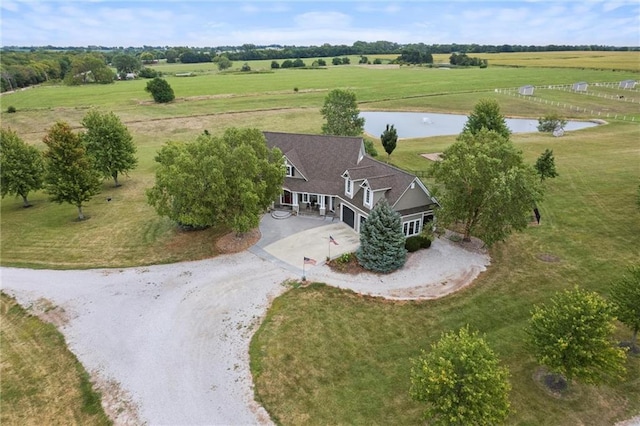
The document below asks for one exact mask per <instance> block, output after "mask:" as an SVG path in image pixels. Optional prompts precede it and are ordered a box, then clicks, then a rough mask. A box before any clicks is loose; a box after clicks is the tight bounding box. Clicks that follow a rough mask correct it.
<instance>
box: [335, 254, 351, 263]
mask: <svg viewBox="0 0 640 426" xmlns="http://www.w3.org/2000/svg"><path fill="white" fill-rule="evenodd" d="M352 259H353V253H342V254H341V255H340V256H339V257H338V258H337V259H336V262H337V263H338V264H340V265H346V264H347V263H349V262H351V260H352Z"/></svg>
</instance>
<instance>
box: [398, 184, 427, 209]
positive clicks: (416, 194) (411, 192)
mask: <svg viewBox="0 0 640 426" xmlns="http://www.w3.org/2000/svg"><path fill="white" fill-rule="evenodd" d="M429 204H431V199H430V198H429V197H428V196H427V194H425V192H424V191H423V190H422V188H420V186H419V185H417V184H416V185H415V187H414V188H413V189H407V191H406V192H405V193H404V194H403V195H402V198H400V199H399V200H398V202H397V203H396V205H395V206H393V209H394V210H396V211H397V210H407V209H411V208H414V207H418V206H425V205H429Z"/></svg>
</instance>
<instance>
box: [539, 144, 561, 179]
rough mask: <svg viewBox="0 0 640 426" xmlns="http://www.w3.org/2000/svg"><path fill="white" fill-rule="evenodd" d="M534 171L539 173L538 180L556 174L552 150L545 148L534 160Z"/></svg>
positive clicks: (552, 176)
mask: <svg viewBox="0 0 640 426" xmlns="http://www.w3.org/2000/svg"><path fill="white" fill-rule="evenodd" d="M536 171H537V172H538V175H540V182H542V181H543V180H545V179H546V178H554V177H556V176H558V172H556V161H555V159H554V158H553V150H550V149H545V150H544V152H543V153H542V154H540V157H538V159H537V160H536Z"/></svg>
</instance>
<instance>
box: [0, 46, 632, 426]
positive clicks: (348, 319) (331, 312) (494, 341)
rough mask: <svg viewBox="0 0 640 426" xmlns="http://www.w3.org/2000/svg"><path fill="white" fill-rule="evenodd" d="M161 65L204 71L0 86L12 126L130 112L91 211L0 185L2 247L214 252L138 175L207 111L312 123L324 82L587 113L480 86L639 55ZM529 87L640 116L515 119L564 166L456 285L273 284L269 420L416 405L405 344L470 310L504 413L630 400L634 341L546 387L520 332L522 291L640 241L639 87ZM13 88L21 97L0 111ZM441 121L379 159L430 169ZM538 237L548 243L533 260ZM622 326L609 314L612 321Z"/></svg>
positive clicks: (567, 76) (404, 419)
mask: <svg viewBox="0 0 640 426" xmlns="http://www.w3.org/2000/svg"><path fill="white" fill-rule="evenodd" d="M372 56H373V55H372ZM352 62H353V60H352ZM236 65H237V64H236ZM162 67H166V69H165V72H166V73H168V74H169V73H170V70H176V72H186V71H194V72H198V71H199V70H200V71H202V72H200V73H199V74H198V75H197V76H196V77H188V78H181V77H173V76H169V77H167V79H168V81H169V82H170V84H171V85H172V87H173V88H174V91H175V92H176V96H177V100H176V102H174V103H171V104H168V105H155V104H153V103H152V102H150V96H149V95H148V94H147V93H145V92H144V90H143V89H144V85H145V82H144V81H124V82H118V83H116V84H114V85H107V86H87V87H72V88H69V87H60V86H42V87H37V88H33V89H29V90H24V91H21V92H18V93H14V94H10V95H3V96H2V98H1V101H2V116H1V119H2V126H7V127H12V128H14V129H16V130H17V131H18V133H19V134H20V135H21V136H22V137H23V138H24V139H25V140H26V141H28V142H30V143H33V144H35V145H36V146H39V147H43V145H42V142H41V141H42V137H43V136H44V134H45V132H46V129H47V128H49V127H50V126H51V125H52V124H53V123H54V122H55V121H56V120H64V121H68V122H70V123H71V124H72V125H74V126H79V123H80V121H81V120H82V118H83V116H84V114H86V112H87V110H88V109H89V108H96V109H99V110H101V111H114V112H115V113H116V114H117V115H118V116H120V117H121V119H122V120H123V122H124V123H125V124H126V125H127V126H128V127H129V129H130V130H131V132H132V134H133V137H134V141H135V143H136V144H137V146H138V154H139V158H140V165H139V167H138V168H137V169H136V170H134V171H133V172H131V173H130V175H129V176H128V177H123V178H122V183H123V186H122V187H120V188H117V189H115V188H112V187H111V186H110V185H111V183H110V182H109V181H105V184H104V188H103V192H102V193H101V194H100V195H98V196H96V197H95V198H94V199H93V200H92V201H90V202H89V203H88V204H87V206H86V208H85V209H84V210H85V213H86V214H87V215H88V216H89V220H87V221H84V222H77V221H75V217H76V210H75V208H74V207H73V206H70V205H64V204H63V205H56V204H52V203H50V202H48V201H47V197H46V195H45V194H44V193H42V192H38V193H35V194H32V195H31V196H30V199H31V200H32V202H33V204H34V207H32V208H29V209H23V208H22V207H21V204H22V203H21V201H20V200H18V199H14V198H11V197H7V198H5V199H3V200H2V204H1V211H0V213H1V215H0V227H1V231H2V238H1V239H0V263H1V264H2V265H12V266H32V267H48V268H88V267H123V266H133V265H145V264H154V263H166V262H175V261H179V260H192V259H199V258H204V257H210V256H215V255H216V254H217V252H216V249H215V244H214V243H215V240H216V238H218V237H219V236H220V235H223V234H225V233H226V232H227V230H225V229H220V228H213V229H209V230H206V231H200V232H192V233H185V232H180V231H178V230H177V229H176V228H175V227H174V226H173V224H172V223H170V222H169V221H167V220H165V219H162V218H159V217H158V216H157V215H156V214H155V212H154V211H153V210H152V209H151V208H150V207H149V206H148V205H147V204H146V200H145V192H144V191H145V189H146V188H148V187H150V186H151V185H153V171H154V156H155V153H156V152H157V150H158V149H159V148H160V147H161V146H162V144H164V143H166V142H167V141H169V140H186V141H188V140H193V139H195V137H196V136H197V135H198V134H200V133H202V132H203V131H204V130H205V129H206V130H208V131H210V132H211V133H213V134H219V133H221V132H222V131H224V129H225V128H227V127H230V126H238V127H257V128H259V129H262V130H270V131H284V132H302V133H319V132H320V127H321V125H322V117H321V116H320V113H319V109H320V107H321V105H322V102H323V99H324V97H325V96H326V93H327V92H328V91H329V90H331V89H333V88H336V87H342V88H350V89H351V90H354V91H355V92H356V95H357V98H358V100H359V102H360V108H361V109H362V110H385V109H389V110H416V111H434V112H461V113H468V112H469V111H470V110H471V109H472V108H473V106H474V105H475V103H476V102H477V101H478V99H479V98H481V97H493V98H495V99H497V100H498V101H499V103H500V105H501V108H502V111H503V112H504V113H505V114H506V115H509V116H521V117H533V118H537V117H539V116H542V115H544V114H545V113H547V112H550V111H558V112H559V113H560V114H562V115H564V116H566V117H568V118H578V119H585V118H593V115H592V114H591V113H590V111H589V112H584V111H582V110H581V111H580V112H577V111H576V110H575V109H573V110H567V109H564V108H561V107H558V106H550V105H549V104H545V103H540V102H534V101H531V100H525V99H521V98H517V97H514V96H510V95H507V94H502V93H496V92H495V91H494V89H496V88H517V87H519V86H521V85H525V84H534V85H545V84H546V85H550V84H571V83H574V82H576V81H579V80H585V81H590V82H596V81H597V82H616V81H620V80H623V79H636V80H638V77H639V76H640V74H639V73H638V70H637V69H634V71H623V72H620V71H617V72H613V71H604V70H595V69H588V68H587V67H585V69H570V68H566V69H564V68H535V69H533V68H508V67H491V66H490V67H489V68H488V69H483V70H481V69H458V70H437V69H429V68H408V67H402V68H399V69H388V68H383V69H380V68H375V67H360V66H341V67H328V68H327V69H324V70H278V71H276V72H274V73H265V74H247V75H239V74H220V73H218V72H216V70H215V69H209V68H203V67H205V65H202V64H193V65H191V66H185V65H181V66H179V67H178V66H176V67H175V68H172V65H162ZM252 68H254V69H255V67H254V66H253V65H252ZM602 68H606V67H605V66H603V67H602ZM294 87H298V88H299V92H298V93H295V92H294V91H293V88H294ZM613 93H616V92H615V90H613ZM536 98H540V99H546V100H548V101H555V102H562V103H568V104H572V105H574V106H580V107H582V109H584V108H587V107H589V109H591V108H596V109H598V110H600V111H605V110H606V111H609V112H611V113H619V114H625V115H627V116H628V117H629V118H635V121H636V122H635V123H631V122H629V121H627V122H621V121H619V120H610V121H611V124H609V125H607V126H601V127H598V128H594V129H589V130H583V131H579V132H574V133H570V134H567V135H566V136H564V137H563V138H559V139H557V138H553V137H552V136H550V135H546V134H527V135H517V136H514V138H513V139H514V142H515V143H516V144H517V145H518V146H519V147H520V148H521V149H522V150H523V152H524V155H525V157H526V159H527V160H528V161H530V162H534V161H535V159H536V158H537V157H538V155H540V153H542V152H543V151H544V149H546V148H551V149H553V150H554V154H555V157H556V164H557V168H558V172H559V173H560V176H559V177H558V178H556V179H554V180H552V181H550V182H549V183H548V184H547V186H548V191H547V197H546V199H545V201H544V202H543V203H542V204H541V205H540V209H541V213H542V225H541V226H539V227H532V228H530V229H528V230H527V231H526V232H524V233H522V234H518V235H515V236H513V237H512V238H510V239H509V240H508V241H507V242H505V243H501V244H498V245H497V246H495V247H494V248H493V249H492V251H491V256H492V265H491V266H490V268H489V270H488V271H487V272H486V273H483V274H482V275H481V276H480V278H479V279H478V280H477V281H476V282H475V283H474V285H473V286H472V287H471V288H469V289H466V290H464V291H461V292H460V293H459V294H456V295H453V296H450V297H447V298H445V299H442V300H438V301H432V302H422V303H409V302H405V303H395V302H384V301H380V300H374V299H370V298H365V297H361V296H357V295H353V294H350V293H348V292H344V291H339V290H335V289H330V288H327V287H323V286H321V285H314V286H312V287H310V288H303V289H296V290H292V291H289V292H288V293H286V294H285V295H284V296H282V297H280V298H278V299H277V300H276V301H275V302H274V305H273V308H272V309H271V310H270V311H269V313H268V315H267V318H266V321H265V323H264V324H263V326H262V327H261V329H260V331H259V332H258V334H257V335H256V337H255V339H254V341H253V342H252V346H251V362H252V367H253V369H254V373H255V379H256V389H257V394H258V396H259V398H260V400H261V401H262V402H263V403H264V405H265V407H266V408H267V409H268V410H269V412H270V413H272V414H273V416H274V417H275V418H276V419H278V420H279V421H280V422H281V423H283V424H291V423H294V424H298V423H316V424H326V423H331V424H336V423H369V424H375V423H387V424H389V423H392V424H415V423H418V422H419V416H420V411H421V407H420V405H419V404H416V403H414V402H412V401H411V400H409V398H408V377H409V375H408V368H409V360H410V358H412V357H415V356H416V355H417V354H418V353H419V351H420V350H421V349H423V348H427V347H428V345H429V343H431V342H433V341H435V340H436V339H437V338H438V337H439V335H440V333H441V332H442V331H446V330H450V329H456V328H458V327H460V326H462V325H464V324H467V323H469V324H470V325H471V326H472V328H473V329H479V330H481V331H482V332H484V333H487V338H488V340H489V342H490V344H491V345H492V346H493V347H494V348H495V350H496V351H497V352H498V354H499V355H500V357H501V358H502V359H503V360H504V362H505V363H506V364H507V365H508V366H509V368H510V370H511V372H512V374H513V378H512V382H513V388H514V390H513V392H512V394H511V400H512V402H513V407H514V413H513V414H512V416H511V417H510V422H511V423H513V424H531V425H538V424H578V423H583V424H609V423H611V422H612V421H613V420H615V419H622V418H625V417H629V416H630V415H631V414H633V413H638V412H640V396H639V395H638V390H637V389H638V387H639V385H640V383H639V379H638V377H639V376H640V374H639V373H640V367H639V365H638V360H637V359H635V360H633V361H632V362H630V364H629V375H628V377H629V379H628V380H626V381H623V382H620V383H616V384H613V385H611V386H603V387H598V388H595V387H586V386H578V387H577V388H576V394H575V395H576V396H575V397H574V398H573V399H571V400H568V401H564V400H562V401H560V400H556V399H554V398H551V397H549V396H547V395H546V394H545V393H544V392H543V391H542V390H541V389H539V388H537V387H536V385H535V383H534V381H533V379H532V376H533V374H534V372H535V368H536V366H535V363H534V362H533V360H532V359H531V358H530V357H529V355H528V352H527V351H526V347H525V343H524V337H525V336H524V332H523V327H524V324H525V322H526V319H527V317H528V315H529V311H530V309H531V306H532V305H533V304H534V303H539V302H542V301H545V300H547V299H548V297H550V295H551V294H553V292H554V291H556V290H558V289H563V288H568V287H571V286H573V285H575V284H580V285H582V286H584V287H586V288H589V289H592V290H596V291H599V292H601V293H603V294H605V295H606V292H607V291H606V289H607V285H608V283H609V282H610V281H611V280H612V279H615V278H616V277H617V276H619V275H620V274H622V272H623V271H624V268H625V267H626V266H628V265H630V264H632V263H634V262H637V261H638V259H639V258H640V242H639V241H638V238H637V235H640V217H639V213H638V208H637V206H636V204H635V200H636V197H637V186H638V183H639V178H640V169H639V168H638V164H639V163H640V162H639V160H640V144H639V143H638V141H639V140H640V125H639V124H637V122H638V121H639V120H640V111H638V109H637V108H636V105H637V103H633V104H632V103H630V102H628V103H627V102H620V101H618V100H615V99H604V98H598V97H591V96H583V95H574V94H571V93H567V92H561V91H553V90H540V91H539V92H537V93H536ZM9 105H13V106H15V107H16V108H17V110H18V112H17V113H15V114H7V113H6V112H5V111H6V107H8V106H9ZM374 136H377V135H374ZM454 139H455V138H454V137H436V138H428V139H414V140H402V141H399V143H398V148H397V149H396V151H395V152H394V153H393V155H392V156H391V162H392V163H393V164H396V165H398V166H400V167H403V168H406V169H409V170H426V169H427V168H428V167H429V162H428V160H425V159H424V158H422V157H420V155H419V154H421V153H426V152H439V151H442V150H443V149H444V148H446V147H447V146H448V145H449V144H450V143H451V142H452V141H453V140H454ZM377 143H378V151H379V152H380V153H381V154H382V153H383V152H384V151H383V149H382V147H381V146H380V145H379V142H377ZM427 182H428V181H427ZM428 183H430V182H428ZM107 197H110V198H111V199H112V201H111V202H107V201H106V199H107ZM541 254H551V255H553V256H557V257H558V258H559V261H558V262H552V263H549V262H543V261H541V260H539V255H541ZM628 334H629V331H628V330H625V329H624V328H622V327H621V328H620V330H619V337H623V336H626V335H628Z"/></svg>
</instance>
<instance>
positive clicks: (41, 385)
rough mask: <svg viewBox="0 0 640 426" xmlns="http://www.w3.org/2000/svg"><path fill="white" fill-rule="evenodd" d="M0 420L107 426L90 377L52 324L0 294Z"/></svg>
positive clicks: (10, 423)
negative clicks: (0, 407)
mask: <svg viewBox="0 0 640 426" xmlns="http://www.w3.org/2000/svg"><path fill="white" fill-rule="evenodd" d="M0 314H1V315H2V321H1V322H0V336H1V337H2V357H1V359H2V362H1V363H0V375H1V376H2V380H1V381H0V397H1V398H2V401H1V404H2V409H1V410H0V423H2V424H3V425H24V426H26V425H33V426H40V425H54V424H65V425H89V424H91V425H110V424H111V421H110V420H109V419H108V418H107V417H106V416H105V413H104V411H103V410H102V406H101V405H100V395H99V394H97V393H95V392H94V391H93V389H92V385H91V382H90V381H89V375H88V374H87V372H86V371H85V370H84V368H83V367H82V365H81V364H80V362H78V360H77V359H76V357H75V355H73V354H72V353H71V352H70V351H69V350H68V349H67V347H66V343H65V341H64V337H63V336H62V334H60V332H59V331H58V330H56V328H55V326H54V325H52V324H45V323H43V322H42V321H40V320H39V319H38V318H37V317H35V316H32V315H30V314H29V313H27V311H26V310H25V309H24V308H22V307H21V306H20V305H18V304H17V303H16V301H15V300H13V299H11V298H10V297H8V296H6V295H5V294H0Z"/></svg>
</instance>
